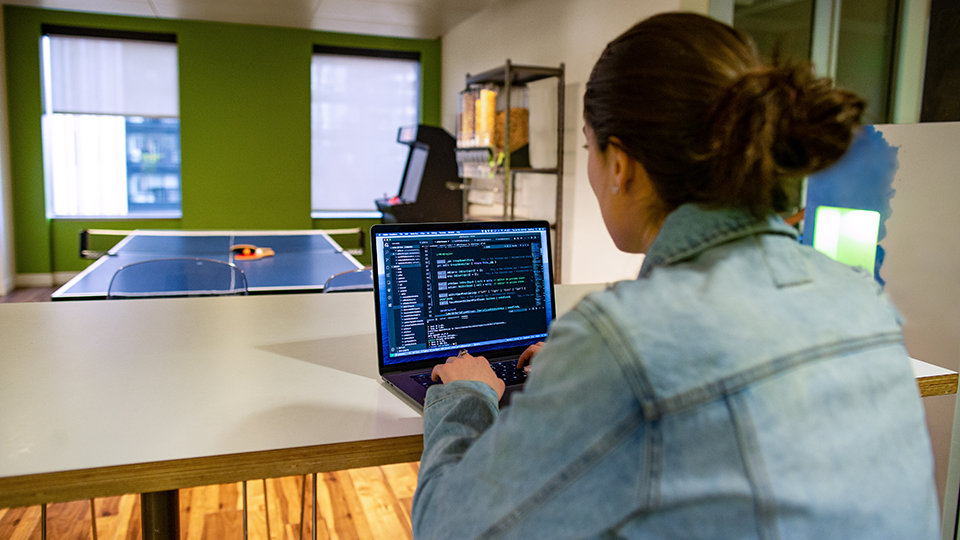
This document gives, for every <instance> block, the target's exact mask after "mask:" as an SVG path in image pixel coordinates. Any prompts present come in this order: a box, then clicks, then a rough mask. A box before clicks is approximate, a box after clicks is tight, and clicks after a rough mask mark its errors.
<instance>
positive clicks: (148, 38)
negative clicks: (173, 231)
mask: <svg viewBox="0 0 960 540" xmlns="http://www.w3.org/2000/svg"><path fill="white" fill-rule="evenodd" d="M43 32H44V35H43V38H42V43H41V50H42V54H43V57H42V62H43V89H44V96H43V106H44V110H43V113H44V114H43V120H42V130H43V163H44V178H45V181H46V188H47V190H46V191H47V215H48V216H49V217H86V218H89V217H138V218H143V217H180V120H179V108H180V106H179V92H178V75H177V45H176V38H175V36H173V35H169V34H144V33H139V32H137V33H128V32H112V31H99V30H88V29H79V28H72V27H51V26H45V27H44V28H43Z"/></svg>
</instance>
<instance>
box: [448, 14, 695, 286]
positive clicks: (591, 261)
mask: <svg viewBox="0 0 960 540" xmlns="http://www.w3.org/2000/svg"><path fill="white" fill-rule="evenodd" d="M677 9H687V10H701V11H702V10H705V9H706V2H704V1H702V0H700V1H697V0H646V1H643V2H638V1H636V0H522V1H521V0H514V1H504V2H500V3H498V4H495V5H494V6H493V7H491V8H489V9H487V10H486V11H484V12H481V13H479V14H477V15H475V16H473V17H472V18H470V19H468V20H466V21H465V22H463V23H461V24H460V25H458V26H457V27H456V28H454V29H453V30H451V31H450V32H448V33H447V34H445V35H444V36H443V86H442V88H443V96H442V101H443V116H442V118H443V126H444V128H446V129H447V130H448V131H450V132H451V133H455V132H456V115H457V93H458V92H459V91H460V90H463V88H464V85H465V77H466V75H467V74H468V73H480V72H482V71H486V70H488V69H493V68H496V67H499V66H501V65H503V64H504V62H505V61H506V60H507V59H510V60H511V61H512V62H513V63H514V64H521V65H542V66H552V67H555V66H558V65H560V64H561V63H563V64H564V65H565V67H566V73H565V77H566V85H565V86H566V88H565V94H566V95H565V107H564V108H565V113H564V116H565V122H564V124H565V125H564V147H565V148H564V156H565V159H564V179H563V189H564V193H563V199H564V209H563V231H562V232H563V253H562V254H561V257H560V259H561V265H562V270H561V272H562V276H563V282H564V283H587V282H604V281H615V280H618V279H632V278H635V277H636V275H637V272H638V271H639V269H640V264H641V262H642V260H643V259H642V256H639V255H627V254H624V253H621V252H620V251H618V250H617V248H616V247H615V246H614V245H613V242H612V241H611V240H610V237H609V236H608V235H607V232H606V229H605V228H604V225H603V221H602V220H601V217H600V211H599V209H598V207H597V203H596V200H595V199H594V196H593V192H592V191H591V190H590V185H589V183H588V181H587V169H586V151H585V150H584V149H583V148H582V146H583V145H584V144H585V143H586V141H585V139H584V137H583V133H582V132H581V129H582V128H583V119H582V117H583V92H584V85H585V83H586V81H587V79H588V77H589V75H590V70H591V68H592V67H593V64H594V62H596V60H597V58H598V57H599V56H600V53H601V52H602V51H603V48H604V47H605V46H606V44H607V43H608V42H609V41H610V40H612V39H613V38H615V37H617V36H618V35H619V34H620V33H622V32H623V31H625V30H627V29H628V28H629V27H631V26H632V25H633V24H635V23H636V22H638V21H640V20H641V19H643V18H646V17H648V16H650V15H653V14H655V13H659V12H663V11H672V10H677ZM551 84H553V83H549V82H547V81H543V82H538V83H534V85H531V86H536V88H531V93H530V109H531V111H530V116H531V118H530V124H531V128H530V131H531V142H530V151H531V158H532V160H533V162H534V165H535V166H541V167H549V166H553V164H554V163H553V162H554V161H555V158H554V157H553V156H555V152H556V144H555V143H554V142H552V141H553V140H554V137H555V136H556V132H555V131H553V132H551V130H553V129H555V128H554V127H553V126H554V125H555V124H554V123H553V122H555V118H556V113H555V109H556V104H555V102H554V103H552V104H550V103H547V104H546V106H541V105H540V104H538V100H540V99H544V98H545V99H549V98H550V95H549V94H550V93H551V92H555V91H556V90H555V88H556V87H555V85H554V86H550V85H551ZM541 85H543V86H541ZM528 178H529V177H528ZM547 193H550V197H552V193H551V192H550V191H549V190H548V191H547ZM521 198H523V196H522V195H518V200H519V199H521ZM529 199H530V197H529V196H528V197H526V200H529ZM548 206H549V205H548ZM538 217H539V216H538Z"/></svg>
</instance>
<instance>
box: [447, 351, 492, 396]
mask: <svg viewBox="0 0 960 540" xmlns="http://www.w3.org/2000/svg"><path fill="white" fill-rule="evenodd" d="M430 378H432V379H433V380H435V381H443V382H445V383H448V382H450V381H479V382H482V383H486V384H488V385H490V388H493V389H494V390H495V391H496V392H497V399H500V398H501V397H503V391H504V389H505V388H506V385H505V384H504V383H503V381H502V380H501V379H500V378H499V377H497V374H496V373H494V372H493V368H491V367H490V362H488V361H487V359H486V358H484V357H482V356H473V355H471V354H469V353H467V352H466V351H464V352H461V353H460V354H459V355H458V356H451V357H450V358H447V362H446V363H445V364H437V365H435V366H433V373H431V374H430Z"/></svg>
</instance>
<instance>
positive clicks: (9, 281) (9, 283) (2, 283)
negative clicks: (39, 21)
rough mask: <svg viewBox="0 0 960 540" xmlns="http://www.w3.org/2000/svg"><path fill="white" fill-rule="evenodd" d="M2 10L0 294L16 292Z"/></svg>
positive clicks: (0, 67)
mask: <svg viewBox="0 0 960 540" xmlns="http://www.w3.org/2000/svg"><path fill="white" fill-rule="evenodd" d="M3 42H4V36H3V10H2V9H0V295H3V294H6V293H8V292H10V290H12V289H13V278H14V271H15V270H14V264H13V210H12V207H11V202H10V201H11V195H10V158H9V156H10V138H9V136H8V132H9V130H8V129H7V69H6V63H5V52H4V43H3Z"/></svg>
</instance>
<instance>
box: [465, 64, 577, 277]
mask: <svg viewBox="0 0 960 540" xmlns="http://www.w3.org/2000/svg"><path fill="white" fill-rule="evenodd" d="M549 78H556V79H557V158H556V166H554V167H546V168H543V167H541V168H537V167H513V166H512V165H511V163H510V160H511V152H510V151H509V150H508V151H506V152H504V157H503V164H502V165H500V166H498V167H497V169H496V172H497V174H502V177H503V185H502V186H501V189H502V190H503V215H502V219H504V220H515V219H523V217H522V216H521V217H518V216H517V215H516V212H515V208H514V204H515V196H516V186H517V181H516V175H517V173H524V174H544V175H553V176H554V177H555V178H556V186H555V193H556V195H555V201H554V205H555V210H554V220H553V223H551V226H552V228H553V230H554V234H553V238H554V253H555V254H556V255H555V257H556V265H555V278H556V280H557V281H558V282H560V280H561V276H560V268H561V265H560V254H561V253H562V246H563V238H562V234H563V233H562V231H563V229H562V227H561V224H562V223H563V125H564V121H563V112H564V103H563V102H564V64H560V66H559V67H543V66H523V65H514V64H513V63H512V62H511V61H510V60H509V59H507V61H506V63H505V64H504V65H502V66H500V67H497V68H494V69H491V70H488V71H484V72H482V73H477V74H469V73H468V74H467V76H466V87H467V88H469V87H470V86H472V85H484V84H493V85H496V86H498V87H499V88H501V89H502V92H503V93H504V96H505V103H506V104H505V110H506V111H510V97H511V90H512V89H513V87H514V86H526V85H527V84H529V83H532V82H535V81H540V80H544V79H549ZM510 116H511V115H510V114H506V115H505V118H504V126H503V132H504V140H505V141H507V140H509V133H510ZM484 150H486V151H487V154H486V155H487V156H492V155H493V154H494V152H496V150H495V149H492V148H486V147H481V148H458V149H457V159H458V160H459V159H461V156H464V155H467V156H471V157H470V158H469V159H474V160H475V159H476V155H477V152H483V151H484ZM459 189H463V199H464V200H463V211H464V220H470V219H483V218H478V217H475V216H471V215H470V202H469V201H468V200H467V199H468V195H469V191H470V189H471V186H470V179H469V178H464V182H463V184H460V185H459Z"/></svg>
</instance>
